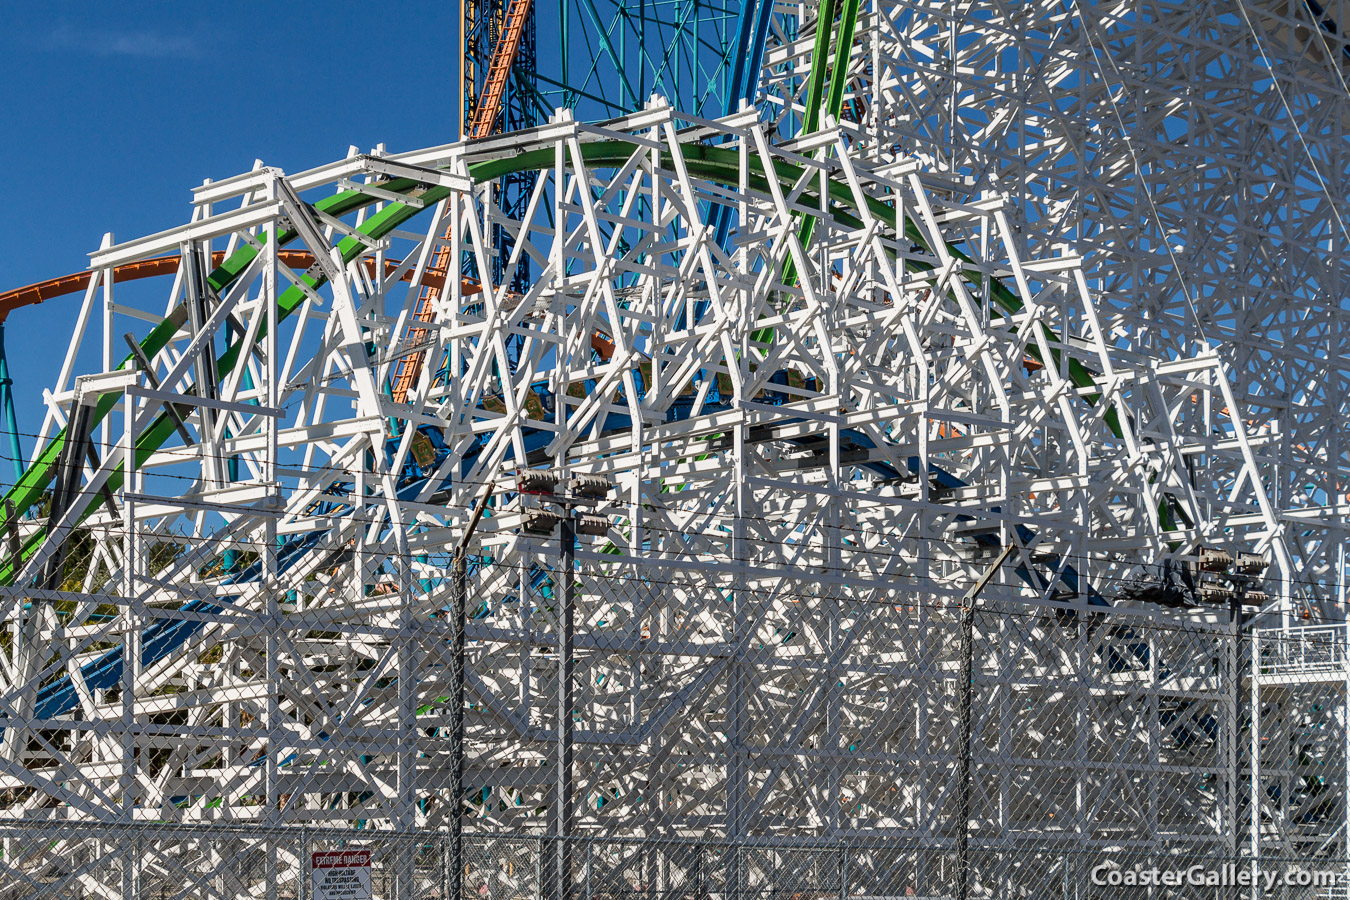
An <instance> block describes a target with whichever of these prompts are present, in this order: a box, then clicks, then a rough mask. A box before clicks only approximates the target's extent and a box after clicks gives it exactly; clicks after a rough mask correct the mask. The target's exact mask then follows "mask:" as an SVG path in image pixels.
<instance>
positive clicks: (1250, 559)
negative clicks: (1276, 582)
mask: <svg viewBox="0 0 1350 900" xmlns="http://www.w3.org/2000/svg"><path fill="white" fill-rule="evenodd" d="M1268 565H1270V563H1268V562H1266V558H1265V557H1264V556H1263V555H1261V554H1260V553H1239V554H1238V555H1237V570H1238V572H1239V573H1241V574H1243V575H1260V574H1261V573H1262V572H1264V571H1265V570H1266V566H1268Z"/></svg>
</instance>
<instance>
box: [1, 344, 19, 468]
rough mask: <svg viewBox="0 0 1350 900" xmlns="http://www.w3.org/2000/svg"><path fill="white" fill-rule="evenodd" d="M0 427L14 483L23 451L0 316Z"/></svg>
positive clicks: (12, 382)
mask: <svg viewBox="0 0 1350 900" xmlns="http://www.w3.org/2000/svg"><path fill="white" fill-rule="evenodd" d="M0 427H3V429H4V432H5V433H4V439H5V450H6V451H7V452H8V453H9V455H10V457H11V463H12V464H13V468H14V483H15V484H18V483H19V479H20V478H22V477H23V451H21V450H20V449H19V423H18V419H17V418H16V417H15V415H14V379H12V378H10V377H9V361H8V360H7V359H6V358H5V322H4V319H3V318H0Z"/></svg>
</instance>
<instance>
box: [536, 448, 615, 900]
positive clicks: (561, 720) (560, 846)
mask: <svg viewBox="0 0 1350 900" xmlns="http://www.w3.org/2000/svg"><path fill="white" fill-rule="evenodd" d="M517 484H518V488H519V490H520V495H521V499H522V503H524V502H525V501H526V500H527V499H533V500H534V501H535V502H537V503H540V504H546V505H548V506H552V507H554V508H555V509H545V508H543V507H542V506H526V507H525V508H524V509H523V527H524V529H525V531H526V532H527V533H529V534H536V535H540V536H543V537H547V536H548V535H551V534H552V533H553V529H554V528H555V527H556V528H559V529H560V540H559V547H558V550H559V553H558V577H557V579H556V584H557V588H558V591H557V593H556V594H555V602H556V609H557V622H558V625H557V635H558V690H557V710H556V718H557V726H556V727H557V756H556V778H555V781H554V787H555V795H554V800H553V815H552V817H551V818H552V820H553V821H552V823H551V824H552V830H553V861H552V868H553V870H552V872H551V873H550V876H551V877H550V878H549V879H548V880H549V881H551V882H552V885H551V887H552V890H551V891H546V892H545V895H546V896H549V895H551V896H552V898H553V900H570V897H571V886H572V845H571V843H570V841H571V838H572V832H573V831H574V828H573V820H572V756H573V753H572V739H573V735H572V724H573V717H574V711H575V705H576V704H575V697H574V695H573V681H574V673H575V669H576V659H575V655H574V653H573V647H572V640H573V634H574V631H575V625H574V615H575V596H574V595H575V591H576V579H575V573H574V572H573V554H574V552H575V549H576V547H575V545H576V536H577V534H578V533H580V534H592V535H604V534H607V533H608V532H609V519H607V518H606V517H605V516H601V515H596V514H594V513H589V512H580V511H579V510H580V509H581V508H589V509H593V508H594V507H596V506H599V505H600V503H601V502H602V501H603V500H604V498H605V496H606V495H607V494H608V493H609V489H610V487H611V485H610V482H609V480H608V479H606V478H602V477H600V476H598V475H573V476H570V477H564V476H563V475H562V474H561V473H559V472H553V471H546V470H531V471H527V472H522V473H521V474H520V476H519V478H518V479H517Z"/></svg>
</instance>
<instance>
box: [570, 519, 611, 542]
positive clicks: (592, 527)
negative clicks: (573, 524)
mask: <svg viewBox="0 0 1350 900" xmlns="http://www.w3.org/2000/svg"><path fill="white" fill-rule="evenodd" d="M577 531H578V532H579V533H581V534H593V535H597V536H599V537H604V536H605V535H607V534H609V519H607V518H605V517H604V516H597V515H593V514H591V513H582V514H581V515H579V516H577Z"/></svg>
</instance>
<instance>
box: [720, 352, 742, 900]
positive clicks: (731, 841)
mask: <svg viewBox="0 0 1350 900" xmlns="http://www.w3.org/2000/svg"><path fill="white" fill-rule="evenodd" d="M744 358H745V357H744V354H743V355H742V359H744ZM741 365H745V363H744V362H742V363H741ZM732 441H733V449H734V452H735V454H736V459H735V462H734V467H735V491H736V518H735V521H734V522H733V525H732V560H733V563H734V564H735V565H736V566H737V570H738V572H737V574H739V567H740V564H742V563H743V562H744V561H745V557H746V548H745V517H746V507H747V505H748V504H747V498H746V496H745V493H746V487H745V468H746V465H745V453H746V449H745V424H744V423H743V422H740V423H737V424H736V425H735V426H734V431H733V437H732ZM731 616H732V626H731V629H732V630H731V639H730V641H729V643H730V644H731V659H730V660H729V661H728V665H727V700H726V703H727V731H726V754H727V773H726V779H727V782H726V792H727V796H726V804H727V807H726V836H727V864H726V887H725V890H724V892H723V893H724V894H725V895H726V897H727V898H728V900H739V898H740V894H741V864H742V859H741V840H742V838H743V837H744V831H745V821H744V815H745V751H744V748H743V744H742V737H741V731H742V721H741V720H742V719H743V718H744V709H745V691H746V685H745V667H744V664H743V662H742V659H741V654H742V647H743V646H744V643H745V635H744V633H743V629H744V628H745V617H746V616H745V595H744V593H743V592H742V591H738V590H734V589H733V590H732V592H731Z"/></svg>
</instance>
